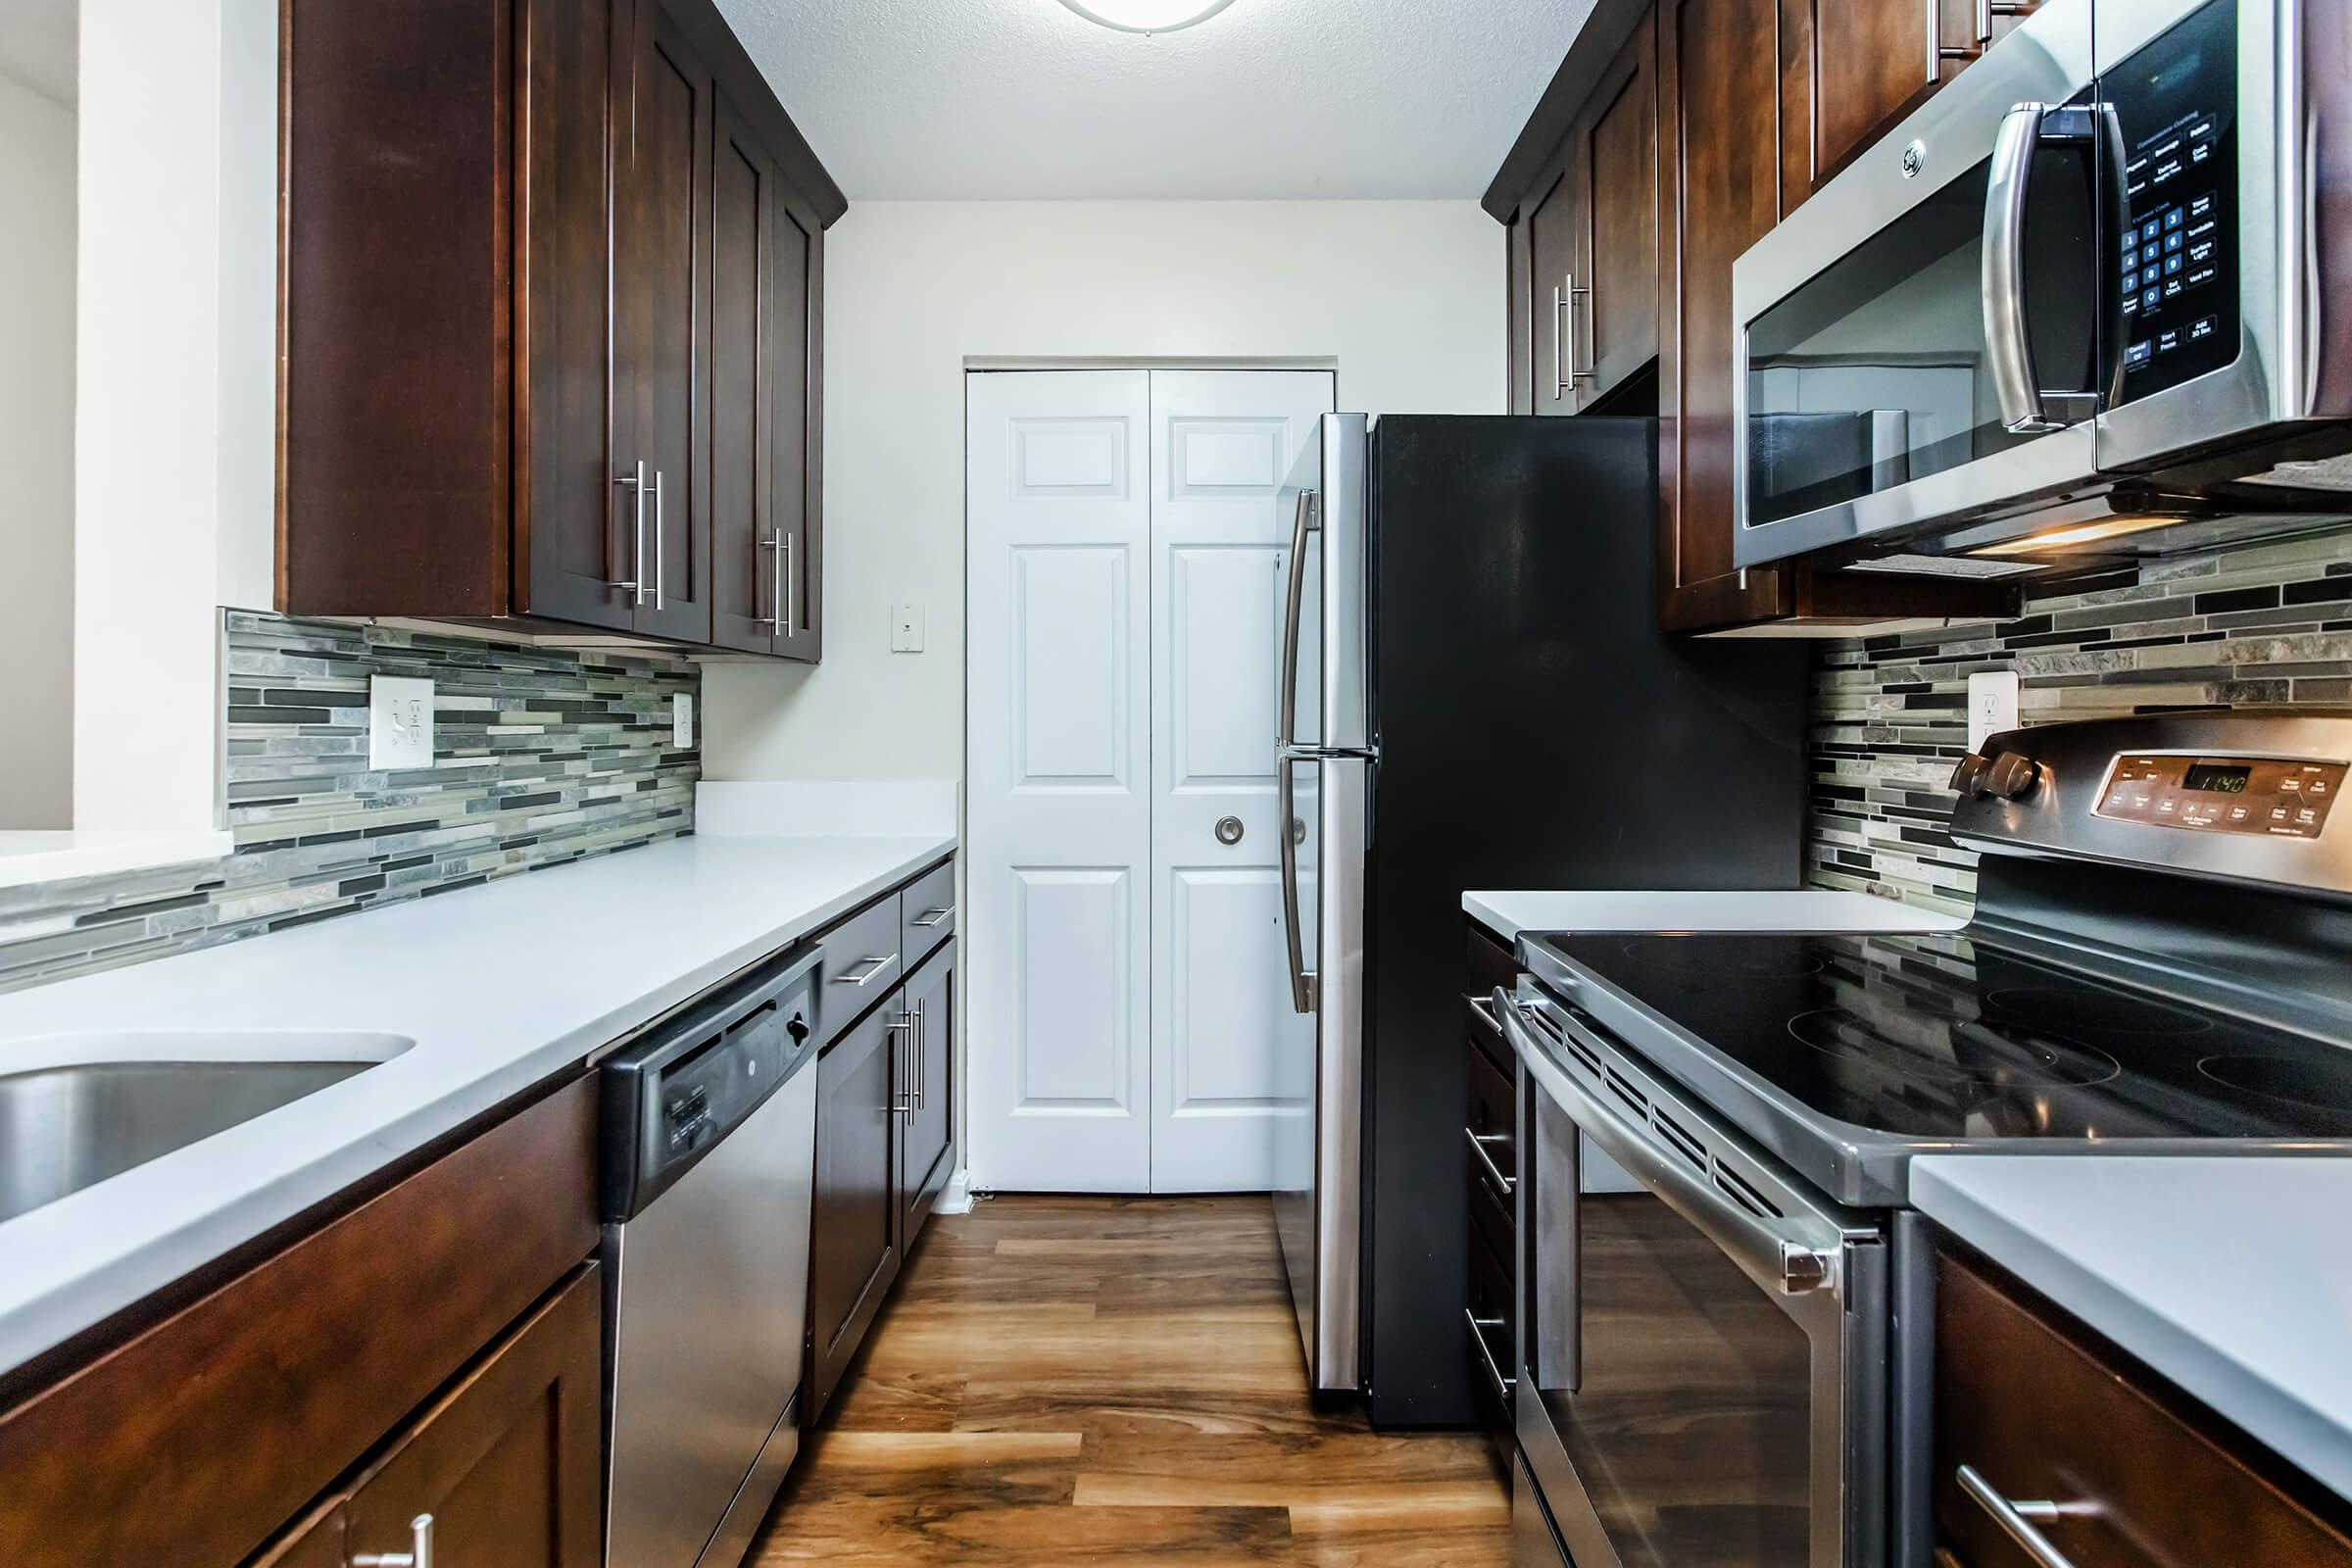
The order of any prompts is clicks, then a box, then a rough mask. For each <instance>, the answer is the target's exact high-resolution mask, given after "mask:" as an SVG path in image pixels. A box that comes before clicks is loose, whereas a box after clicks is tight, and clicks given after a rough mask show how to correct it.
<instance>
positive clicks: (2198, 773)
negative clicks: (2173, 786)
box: [2180, 762, 2254, 795]
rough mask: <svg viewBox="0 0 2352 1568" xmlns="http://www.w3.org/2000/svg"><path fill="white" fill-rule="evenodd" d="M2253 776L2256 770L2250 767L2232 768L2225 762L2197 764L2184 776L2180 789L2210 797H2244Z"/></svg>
mask: <svg viewBox="0 0 2352 1568" xmlns="http://www.w3.org/2000/svg"><path fill="white" fill-rule="evenodd" d="M2253 776H2254V770H2253V769H2252V768H2250V767H2231V766H2229V765H2228V764H2227V763H2223V762H2196V763H2192V764H2191V765H2190V767H2189V769H2188V772H2187V773H2186V774H2185V775H2183V776H2182V778H2181V780H2180V787H2181V788H2182V789H2184V790H2202V791H2204V792H2205V793H2206V794H2209V795H2243V794H2245V793H2246V783H2247V781H2248V780H2250V779H2251V778H2253Z"/></svg>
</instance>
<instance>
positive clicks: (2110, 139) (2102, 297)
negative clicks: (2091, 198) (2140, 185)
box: [1982, 103, 2131, 435]
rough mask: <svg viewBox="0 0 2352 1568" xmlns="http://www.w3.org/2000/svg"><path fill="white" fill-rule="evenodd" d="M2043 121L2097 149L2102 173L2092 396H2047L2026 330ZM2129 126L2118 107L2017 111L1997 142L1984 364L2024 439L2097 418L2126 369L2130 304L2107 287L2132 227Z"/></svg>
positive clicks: (1989, 183) (2006, 419)
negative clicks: (2029, 204) (2112, 258)
mask: <svg viewBox="0 0 2352 1568" xmlns="http://www.w3.org/2000/svg"><path fill="white" fill-rule="evenodd" d="M2045 120H2054V121H2056V122H2058V124H2057V125H2056V126H2055V127H2054V128H2050V138H2051V139H2052V140H2053V141H2060V142H2068V143H2072V144H2074V145H2077V146H2080V145H2082V144H2083V143H2084V142H2089V143H2091V144H2092V146H2093V151H2094V155H2095V156H2096V157H2097V158H2098V159H2099V161H2100V162H2101V164H2102V165H2103V166H2104V167H2103V168H2102V170H2101V172H2100V179H2099V184H2100V186H2101V189H2102V191H2103V193H2104V201H2103V202H2102V208H2103V211H2102V212H2101V214H2100V218H2101V222H2100V225H2099V227H2100V238H2099V242H2098V245H2097V247H2096V252H2095V255H2094V258H2093V263H2092V265H2093V267H2094V268H2095V269H2096V270H2097V271H2098V274H2099V277H2100V281H2099V283H2098V285H2097V292H2098V299H2099V323H2098V330H2099V338H2100V341H2099V357H2100V362H2099V379H2098V383H2097V384H2096V385H2095V386H2093V387H2092V388H2091V389H2090V390H2089V391H2086V392H2072V391H2060V392H2052V391H2047V390H2044V389H2043V387H2042V384H2041V376H2040V372H2039V371H2038V370H2037V369H2036V368H2035V367H2034V341H2033V338H2032V336H2031V335H2030V334H2029V332H2028V330H2027V323H2026V200H2027V197H2028V196H2029V195H2030V194H2031V193H2032V189H2033V183H2034V154H2035V153H2036V152H2038V151H2040V149H2041V143H2042V139H2043V132H2044V129H2045ZM2126 177H2127V176H2126V173H2125V168H2124V137H2123V126H2122V124H2121V123H2120V122H2119V121H2118V120H2117V118H2116V113H2115V108H2114V106H2113V105H2111V104H2098V105H2092V106H2088V107H2082V106H2063V107H2060V108H2057V109H2055V110H2053V108H2052V106H2050V105H2048V104H2041V103H2022V104H2015V105H2012V106H2011V108H2010V110H2009V112H2008V114H2006V115H2004V116H2002V117H2001V128H2000V132H1999V134H1997V135H1996V136H1995V137H1994V138H1993V143H1992V170H1991V175H1990V177H1989V178H1988V179H1987V180H1986V181H1985V269H1984V276H1983V286H1982V292H1983V297H1984V312H1985V357H1986V358H1987V359H1988V360H1989V361H1990V362H1991V367H1992V387H1993V394H1994V396H1995V398H1996V399H1997V400H1998V402H1999V404H2000V410H2001V424H2002V427H2003V428H2005V429H2007V430H2009V431H2010V432H2011V433H2013V434H2016V435H2038V434H2042V433H2044V432H2046V431H2050V430H2063V429H2065V428H2067V427H2068V426H2069V425H2073V424H2080V423H2082V421H2083V420H2084V419H2087V418H2090V417H2093V416H2095V415H2096V414H2097V413H2098V412H2099V409H2100V408H2101V407H2102V405H2103V404H2104V403H2105V402H2106V401H2107V400H2108V399H2110V398H2112V397H2113V396H2114V395H2115V394H2116V393H2117V392H2118V391H2119V390H2120V384H2121V381H2122V377H2123V370H2124V341H2123V340H2124V318H2123V300H2122V297H2121V296H2120V295H2119V294H2117V292H2116V291H2115V289H2114V288H2112V287H2111V286H2109V285H2108V283H2107V282H2106V280H2105V276H2104V274H2105V267H2104V265H2103V264H2104V263H2105V262H2106V260H2107V259H2108V258H2107V245H2108V242H2109V240H2111V239H2112V238H2114V237H2115V236H2118V235H2120V234H2121V233H2122V232H2123V230H2124V227H2125V225H2126V224H2128V223H2129V222H2130V221H2131V203H2130V199H2129V198H2128V197H2127V196H2126V194H2125V191H2124V183H2125V179H2126Z"/></svg>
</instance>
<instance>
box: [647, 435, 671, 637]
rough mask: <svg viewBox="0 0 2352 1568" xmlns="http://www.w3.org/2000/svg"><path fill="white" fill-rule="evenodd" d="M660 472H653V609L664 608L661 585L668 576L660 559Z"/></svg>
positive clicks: (666, 567)
mask: <svg viewBox="0 0 2352 1568" xmlns="http://www.w3.org/2000/svg"><path fill="white" fill-rule="evenodd" d="M662 554H663V552H662V470H661V469H660V468H656V469H655V470H654V608H655V609H656V610H662V609H663V608H665V607H664V606H663V604H662V583H663V582H664V580H665V579H666V578H667V576H668V563H667V562H665V561H663V560H662ZM641 569H642V568H641Z"/></svg>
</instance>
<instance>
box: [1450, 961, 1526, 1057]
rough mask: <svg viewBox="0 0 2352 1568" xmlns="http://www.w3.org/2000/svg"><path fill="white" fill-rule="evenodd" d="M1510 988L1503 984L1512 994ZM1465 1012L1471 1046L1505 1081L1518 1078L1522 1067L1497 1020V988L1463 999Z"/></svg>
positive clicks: (1505, 983) (1490, 987)
mask: <svg viewBox="0 0 2352 1568" xmlns="http://www.w3.org/2000/svg"><path fill="white" fill-rule="evenodd" d="M1510 984H1511V983H1510V982H1509V981H1505V982H1503V989H1504V990H1506V991H1507V990H1509V989H1510ZM1462 1011H1463V1013H1464V1014H1465V1015H1466V1019H1467V1022H1466V1024H1465V1027H1466V1028H1467V1029H1468V1030H1469V1034H1470V1043H1471V1044H1472V1045H1474V1046H1476V1047H1477V1048H1478V1049H1479V1050H1480V1051H1481V1052H1482V1053H1484V1054H1485V1055H1486V1058H1487V1060H1488V1062H1489V1063H1490V1064H1492V1065H1493V1066H1495V1068H1497V1069H1499V1070H1500V1071H1501V1073H1502V1075H1503V1076H1504V1077H1506V1078H1508V1077H1511V1076H1513V1075H1515V1074H1516V1073H1517V1072H1518V1070H1519V1063H1518V1061H1517V1060H1516V1059H1515V1058H1514V1057H1513V1056H1512V1055H1511V1043H1510V1042H1509V1041H1508V1040H1506V1039H1504V1038H1503V1034H1502V1025H1501V1024H1500V1023H1498V1022H1496V1021H1495V988H1494V987H1492V986H1489V987H1488V988H1487V989H1486V990H1484V991H1473V992H1471V993H1470V994H1469V995H1467V996H1465V997H1463V998H1462Z"/></svg>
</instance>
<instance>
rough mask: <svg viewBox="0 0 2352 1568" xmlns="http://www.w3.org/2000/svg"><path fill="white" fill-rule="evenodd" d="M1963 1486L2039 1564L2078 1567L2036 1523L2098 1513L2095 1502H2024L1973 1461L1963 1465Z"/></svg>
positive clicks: (2043, 1567)
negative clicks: (2003, 1492) (2003, 1491)
mask: <svg viewBox="0 0 2352 1568" xmlns="http://www.w3.org/2000/svg"><path fill="white" fill-rule="evenodd" d="M1960 1490H1961V1491H1963V1492H1965V1493H1967V1494H1968V1495H1969V1496H1971V1497H1972V1498H1974V1499H1975V1500H1976V1503H1977V1506H1978V1507H1980V1508H1983V1509H1984V1510H1985V1512H1986V1513H1988V1514H1990V1515H1992V1522H1993V1523H1994V1524H1996V1525H1999V1526H2000V1527H2001V1530H2002V1532H2003V1533H2004V1534H2006V1535H2007V1536H2008V1537H2009V1539H2010V1540H2011V1541H2014V1542H2016V1543H2017V1544H2018V1545H2019V1547H2021V1548H2022V1549H2023V1550H2024V1551H2025V1554H2026V1555H2027V1556H2029V1557H2031V1558H2033V1559H2034V1562H2035V1563H2036V1564H2038V1565H2039V1568H2075V1565H2074V1562H2073V1560H2072V1559H2071V1558H2069V1557H2068V1556H2067V1554H2066V1553H2065V1552H2063V1551H2060V1550H2059V1549H2058V1548H2057V1547H2056V1546H2055V1545H2053V1544H2051V1543H2050V1538H2049V1537H2047V1536H2045V1535H2043V1534H2042V1533H2041V1532H2040V1531H2038V1530H2036V1529H2034V1525H2035V1524H2036V1523H2040V1524H2054V1523H2056V1522H2057V1521H2058V1520H2060V1519H2065V1518H2069V1517H2095V1516H2096V1515H2097V1514H2098V1512H2099V1505H2098V1504H2097V1503H2095V1502H2023V1501H2019V1500H2016V1499H2013V1498H2010V1497H2006V1496H2003V1495H2001V1493H2000V1492H1999V1491H1998V1490H1997V1489H1996V1488H1995V1487H1994V1486H1993V1484H1992V1483H1991V1482H1989V1481H1987V1480H1985V1478H1984V1477H1983V1476H1982V1475H1980V1474H1978V1473H1977V1467H1976V1466H1975V1465H1969V1464H1964V1465H1962V1466H1961V1467H1960Z"/></svg>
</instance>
